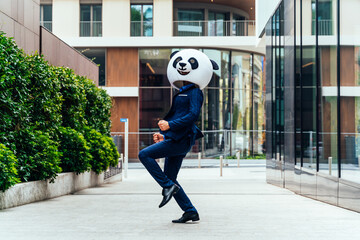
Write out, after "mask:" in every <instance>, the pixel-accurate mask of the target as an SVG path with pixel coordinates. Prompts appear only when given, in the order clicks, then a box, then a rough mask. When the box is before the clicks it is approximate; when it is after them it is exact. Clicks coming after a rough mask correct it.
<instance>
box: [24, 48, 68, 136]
mask: <svg viewBox="0 0 360 240" xmlns="http://www.w3.org/2000/svg"><path fill="white" fill-rule="evenodd" d="M28 64H29V68H30V70H31V74H30V81H31V85H30V95H29V96H28V99H29V101H28V103H29V106H30V116H31V117H30V124H31V125H33V126H34V127H36V129H37V130H41V131H47V132H49V133H54V132H56V130H57V129H58V128H59V127H60V126H61V123H62V116H61V104H62V95H61V93H60V82H59V80H58V79H57V77H56V75H55V71H54V67H52V66H50V65H49V64H48V62H47V61H45V60H44V58H43V57H42V56H40V55H38V54H36V55H32V56H29V57H28Z"/></svg>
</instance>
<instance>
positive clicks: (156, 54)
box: [139, 48, 172, 87]
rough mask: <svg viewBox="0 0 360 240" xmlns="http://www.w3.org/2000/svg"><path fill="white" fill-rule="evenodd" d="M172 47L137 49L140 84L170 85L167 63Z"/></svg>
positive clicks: (144, 85)
mask: <svg viewBox="0 0 360 240" xmlns="http://www.w3.org/2000/svg"><path fill="white" fill-rule="evenodd" d="M171 53H172V49H169V48H167V49H139V61H140V86H141V87H150V86H170V83H169V81H168V79H167V65H168V63H169V58H170V55H171Z"/></svg>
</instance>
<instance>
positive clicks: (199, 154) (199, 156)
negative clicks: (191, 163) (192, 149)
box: [198, 152, 201, 168]
mask: <svg viewBox="0 0 360 240" xmlns="http://www.w3.org/2000/svg"><path fill="white" fill-rule="evenodd" d="M198 160H199V166H198V167H199V168H201V152H199V153H198Z"/></svg>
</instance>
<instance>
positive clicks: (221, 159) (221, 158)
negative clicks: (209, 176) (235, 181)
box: [220, 156, 224, 177]
mask: <svg viewBox="0 0 360 240" xmlns="http://www.w3.org/2000/svg"><path fill="white" fill-rule="evenodd" d="M223 158H224V157H223V156H220V177H222V169H223Z"/></svg>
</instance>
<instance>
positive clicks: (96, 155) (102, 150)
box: [85, 128, 119, 174]
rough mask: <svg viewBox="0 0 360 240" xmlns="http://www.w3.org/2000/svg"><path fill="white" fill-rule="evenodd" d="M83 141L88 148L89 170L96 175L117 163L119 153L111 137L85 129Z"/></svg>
mask: <svg viewBox="0 0 360 240" xmlns="http://www.w3.org/2000/svg"><path fill="white" fill-rule="evenodd" d="M85 139H86V141H87V142H88V144H89V146H90V153H91V155H92V157H93V158H92V160H91V161H90V164H91V169H92V170H93V171H94V172H96V173H97V174H99V173H101V172H103V171H106V169H107V168H108V167H109V166H115V165H116V164H117V163H118V159H119V153H118V151H117V149H116V146H115V144H114V142H113V140H112V138H111V137H108V136H106V135H102V134H101V133H99V132H97V131H96V130H94V129H91V128H86V129H85Z"/></svg>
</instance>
